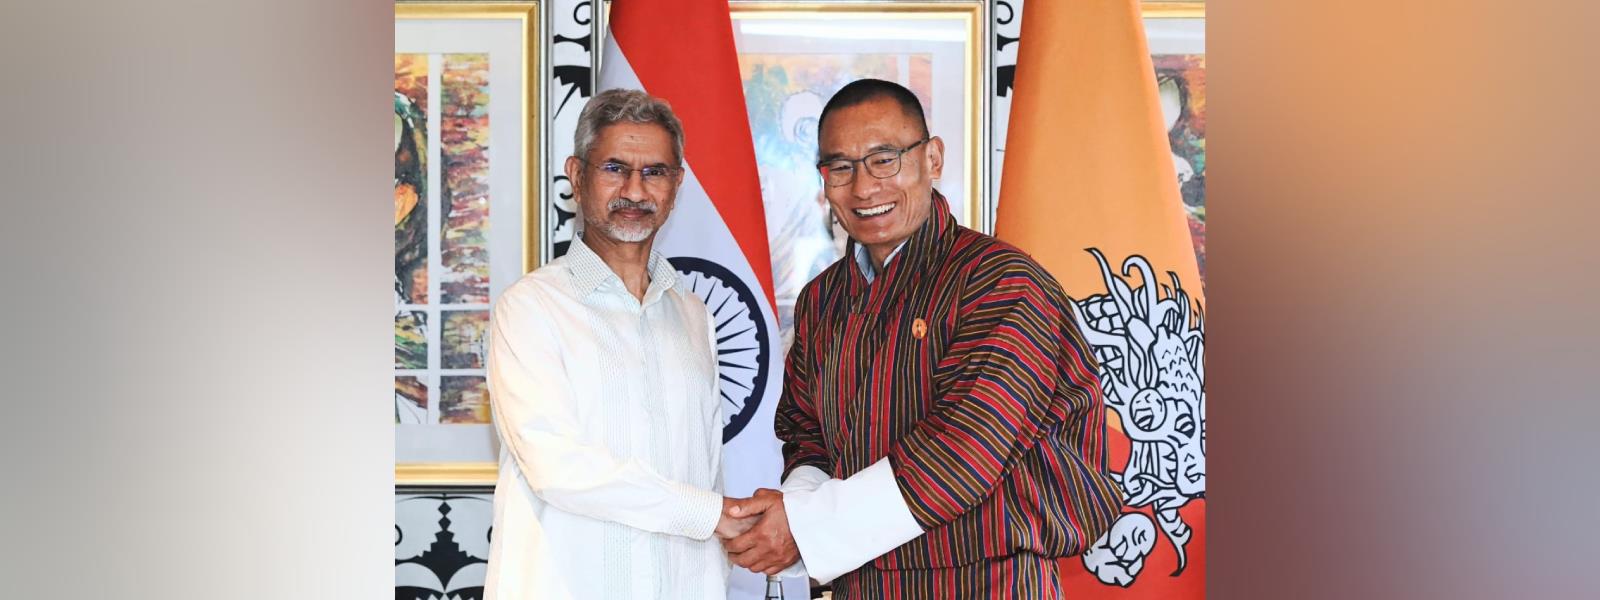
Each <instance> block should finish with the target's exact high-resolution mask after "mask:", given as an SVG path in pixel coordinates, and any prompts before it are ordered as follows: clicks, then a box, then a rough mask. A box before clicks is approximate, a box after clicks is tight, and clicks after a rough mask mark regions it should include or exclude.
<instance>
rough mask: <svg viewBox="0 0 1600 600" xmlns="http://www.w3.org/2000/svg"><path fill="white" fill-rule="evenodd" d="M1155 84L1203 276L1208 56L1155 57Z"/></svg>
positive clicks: (1195, 252) (1201, 275)
mask: <svg viewBox="0 0 1600 600" xmlns="http://www.w3.org/2000/svg"><path fill="white" fill-rule="evenodd" d="M1153 59H1154V62H1155V67H1156V86H1157V89H1158V91H1159V93H1160V98H1161V112H1162V116H1164V117H1165V118H1166V125H1167V138H1168V140H1169V141H1170V142H1171V143H1172V163H1173V166H1174V167H1175V168H1176V170H1177V173H1178V185H1179V187H1180V189H1182V193H1183V206H1184V208H1185V209H1187V210H1188V212H1189V232H1190V234H1191V235H1192V236H1193V238H1194V254H1195V258H1196V259H1197V260H1198V261H1199V266H1200V277H1201V279H1202V280H1204V278H1205V274H1206V116H1205V115H1206V56H1205V55H1204V54H1167V55H1156V56H1155V57H1153Z"/></svg>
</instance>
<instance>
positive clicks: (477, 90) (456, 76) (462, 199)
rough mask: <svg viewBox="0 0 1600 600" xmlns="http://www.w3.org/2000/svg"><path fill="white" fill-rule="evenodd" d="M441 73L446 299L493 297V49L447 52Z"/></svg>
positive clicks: (475, 300)
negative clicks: (491, 95) (491, 201)
mask: <svg viewBox="0 0 1600 600" xmlns="http://www.w3.org/2000/svg"><path fill="white" fill-rule="evenodd" d="M442 62H443V64H444V69H443V72H442V73H440V82H441V85H442V86H443V88H442V89H441V90H440V95H441V99H442V102H441V107H440V112H439V123H440V129H441V131H440V141H441V146H440V161H441V164H442V166H443V167H444V168H443V179H444V181H443V182H442V183H443V188H442V192H443V208H444V215H443V216H444V219H443V229H444V231H443V234H442V235H441V238H442V239H441V245H440V259H441V262H442V265H443V269H444V270H443V273H442V274H441V281H440V285H439V287H440V292H441V293H442V295H443V298H442V300H441V301H442V302H444V303H445V304H484V303H487V302H489V245H488V238H489V155H488V152H489V55H487V54H446V55H444V57H443V61H442Z"/></svg>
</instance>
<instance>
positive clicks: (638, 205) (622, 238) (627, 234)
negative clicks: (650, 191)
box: [589, 198, 657, 243]
mask: <svg viewBox="0 0 1600 600" xmlns="http://www.w3.org/2000/svg"><path fill="white" fill-rule="evenodd" d="M623 209H634V210H642V211H645V212H647V213H649V214H652V215H653V214H655V213H656V210H657V209H656V203H654V202H633V201H631V200H627V199H623V198H617V199H615V200H612V201H611V202H610V203H608V204H606V211H607V213H611V212H616V211H618V210H623ZM589 226H591V227H594V228H595V230H596V231H599V232H600V233H603V234H605V236H606V237H609V238H611V239H613V240H616V241H619V242H627V243H637V242H642V241H645V240H646V239H649V238H650V236H651V234H654V233H655V232H656V228H655V226H654V225H652V224H650V223H639V222H624V223H614V222H611V221H607V220H599V219H596V220H594V221H590V222H589Z"/></svg>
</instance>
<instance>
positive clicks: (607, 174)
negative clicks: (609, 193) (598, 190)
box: [578, 158, 683, 188]
mask: <svg viewBox="0 0 1600 600" xmlns="http://www.w3.org/2000/svg"><path fill="white" fill-rule="evenodd" d="M578 160H579V161H580V162H582V163H583V164H584V165H587V166H591V167H594V170H595V171H596V172H598V173H599V178H600V183H601V184H603V185H607V186H621V185H627V183H628V180H629V179H632V178H633V173H634V171H638V172H639V179H640V180H641V181H642V182H643V183H644V185H645V187H653V188H663V187H666V186H667V184H668V183H670V182H671V181H672V176H673V175H676V174H677V173H678V172H679V171H682V170H683V169H680V168H674V167H668V166H666V165H650V166H647V167H639V168H637V169H635V168H633V167H630V166H628V165H625V164H622V163H619V162H613V161H606V162H603V163H600V164H598V165H596V164H592V163H590V162H589V161H587V160H583V159H581V158H580V159H578Z"/></svg>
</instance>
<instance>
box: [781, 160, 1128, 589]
mask: <svg viewBox="0 0 1600 600" xmlns="http://www.w3.org/2000/svg"><path fill="white" fill-rule="evenodd" d="M931 208H932V210H931V215H930V216H929V218H928V220H927V222H926V223H924V224H923V226H922V227H921V228H920V229H919V230H917V231H916V232H915V233H914V234H912V236H911V237H910V239H909V240H908V241H907V243H906V244H905V246H904V247H903V248H901V250H900V252H899V253H898V254H897V255H896V256H895V257H893V258H892V259H890V261H889V263H888V265H886V268H885V269H884V270H883V272H882V273H880V274H879V275H878V276H877V277H876V278H875V279H874V281H873V282H872V283H870V284H869V283H868V282H867V280H866V278H865V277H863V276H862V274H861V273H860V271H859V269H858V267H857V265H856V262H855V260H854V256H855V242H854V241H852V242H851V247H850V249H849V250H848V251H847V252H846V255H845V257H844V258H843V259H841V260H839V261H838V262H836V263H834V264H833V265H832V266H830V267H829V268H828V269H827V270H826V271H824V272H823V273H822V274H821V275H819V276H818V277H817V278H816V279H814V280H812V281H811V283H810V284H808V285H807V286H806V288H805V289H804V290H803V291H802V292H801V294H800V297H799V299H798V301H797V304H796V307H795V334H794V345H793V346H792V349H791V350H790V352H789V356H788V362H787V370H786V371H785V375H784V385H783V396H782V398H781V399H780V400H779V402H778V408H777V416H776V425H775V426H776V429H777V435H778V438H779V439H781V440H783V455H784V462H785V465H784V476H785V477H787V476H788V475H789V473H790V472H792V471H793V470H794V469H795V468H797V467H800V466H802V465H810V466H814V467H816V468H819V469H821V470H822V471H824V472H826V473H827V474H828V475H830V476H832V477H835V478H845V477H849V476H851V475H852V474H855V473H856V472H858V471H860V470H862V469H864V468H866V467H867V466H869V465H872V464H873V463H874V462H876V461H878V460H879V459H882V458H883V457H885V456H887V457H889V462H890V463H891V464H892V466H893V470H894V474H895V480H896V483H897V484H898V486H899V490H900V493H901V495H902V496H903V497H904V499H905V501H906V503H907V504H908V506H909V508H910V510H911V513H912V516H913V517H915V519H916V521H917V524H918V525H920V526H921V527H922V529H923V530H924V532H925V533H924V534H923V535H922V536H920V537H917V538H915V539H913V540H911V541H910V542H908V543H906V544H904V545H902V546H900V547H899V548H896V549H894V550H892V551H890V552H888V553H887V554H884V555H882V556H879V557H878V558H876V559H875V560H873V561H871V562H870V563H869V564H867V565H865V566H863V567H862V568H860V569H857V570H856V571H854V572H851V573H847V574H845V575H843V576H841V577H839V578H838V579H836V580H834V581H833V589H834V597H835V598H838V599H840V600H846V599H849V598H879V597H886V598H919V599H920V598H962V599H965V598H1006V599H1011V598H1035V597H1038V598H1054V597H1058V596H1060V573H1059V571H1058V566H1057V565H1058V564H1059V563H1058V559H1059V558H1060V557H1067V556H1073V555H1077V554H1079V553H1081V552H1082V551H1083V550H1084V549H1085V548H1086V547H1087V546H1088V545H1089V544H1091V543H1093V542H1094V540H1095V539H1096V538H1098V537H1099V536H1100V535H1101V534H1102V533H1104V532H1105V531H1106V529H1107V528H1108V527H1110V525H1111V522H1112V520H1113V518H1114V517H1115V516H1116V514H1117V513H1118V512H1119V510H1120V508H1121V504H1122V501H1121V497H1120V495H1119V494H1118V491H1117V489H1116V487H1115V485H1114V483H1113V482H1112V481H1111V479H1110V477H1109V475H1108V472H1107V470H1106V445H1105V444H1106V442H1105V435H1106V432H1105V405H1104V401H1103V398H1102V397H1101V394H1100V389H1099V382H1098V378H1097V377H1096V375H1095V372H1096V368H1095V362H1094V357H1093V355H1092V354H1091V353H1090V349H1089V347H1088V345H1087V344H1086V343H1085V342H1084V339H1083V335H1082V333H1081V332H1080V331H1079V329H1078V326H1077V324H1076V323H1075V322H1074V320H1073V317H1072V312H1071V309H1070V307H1069V305H1068V304H1067V303H1068V299H1067V297H1066V294H1065V293H1064V292H1063V291H1062V289H1061V286H1060V285H1059V284H1058V283H1056V281H1055V279H1054V278H1052V277H1051V276H1050V274H1049V273H1047V272H1046V271H1045V270H1044V268H1043V267H1041V266H1040V265H1039V264H1038V263H1037V262H1034V260H1033V259H1032V258H1030V257H1028V256H1027V255H1026V254H1023V253H1022V251H1020V250H1018V249H1016V248H1015V247H1013V246H1011V245H1009V244H1006V243H1004V242H1001V241H999V240H996V239H994V238H992V237H990V236H987V235H984V234H982V233H978V232H976V231H973V230H971V229H967V228H965V227H961V226H959V225H957V224H956V221H955V218H954V217H952V216H951V214H950V209H949V205H948V202H947V201H946V200H945V199H944V197H943V196H941V195H939V194H938V192H937V191H935V192H934V197H933V206H932V207H931Z"/></svg>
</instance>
